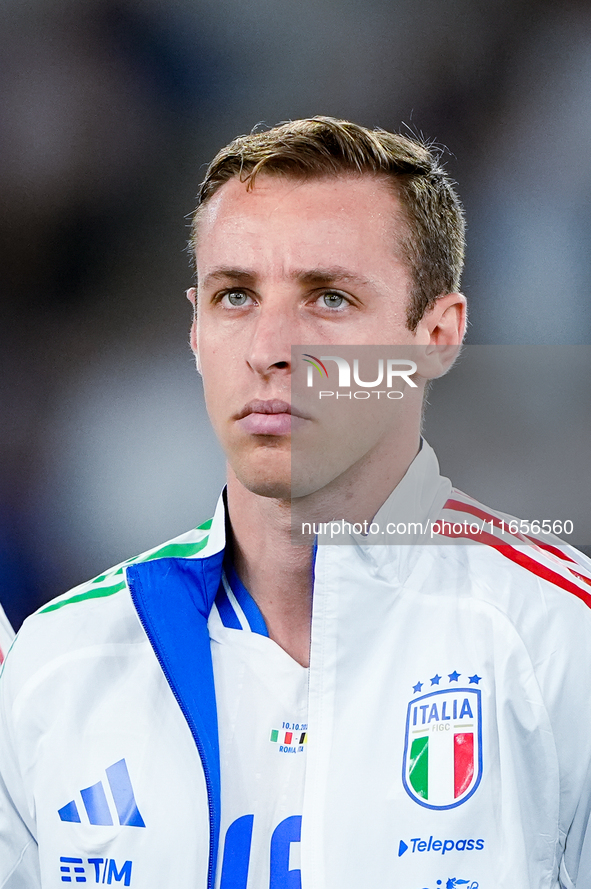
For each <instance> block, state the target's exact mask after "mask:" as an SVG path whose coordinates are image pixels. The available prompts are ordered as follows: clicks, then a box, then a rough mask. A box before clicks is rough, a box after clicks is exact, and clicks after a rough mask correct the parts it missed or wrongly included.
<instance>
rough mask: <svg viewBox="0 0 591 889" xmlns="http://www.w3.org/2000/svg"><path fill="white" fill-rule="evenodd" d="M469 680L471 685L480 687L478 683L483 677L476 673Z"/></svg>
mask: <svg viewBox="0 0 591 889" xmlns="http://www.w3.org/2000/svg"><path fill="white" fill-rule="evenodd" d="M468 679H469V680H470V685H478V683H479V682H480V680H481V679H482V676H478V675H477V674H476V673H474V676H468Z"/></svg>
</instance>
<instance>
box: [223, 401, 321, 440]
mask: <svg viewBox="0 0 591 889" xmlns="http://www.w3.org/2000/svg"><path fill="white" fill-rule="evenodd" d="M235 419H236V420H237V422H238V425H239V426H240V428H241V429H242V430H243V431H244V432H246V433H248V434H250V435H289V434H290V433H291V432H292V431H293V429H294V426H295V425H299V423H298V421H301V420H306V419H308V418H307V417H305V416H304V415H303V414H300V413H299V411H297V410H294V409H293V408H292V405H291V404H289V402H287V401H282V400H281V399H278V398H272V399H269V400H268V401H264V400H262V399H254V400H253V401H249V402H248V404H245V405H244V407H243V408H242V410H241V411H240V412H239V413H238V414H237V416H236V418H235Z"/></svg>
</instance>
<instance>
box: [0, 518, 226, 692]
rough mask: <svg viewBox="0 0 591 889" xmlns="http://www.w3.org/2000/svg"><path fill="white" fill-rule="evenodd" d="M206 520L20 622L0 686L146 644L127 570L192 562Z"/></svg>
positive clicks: (200, 546)
mask: <svg viewBox="0 0 591 889" xmlns="http://www.w3.org/2000/svg"><path fill="white" fill-rule="evenodd" d="M210 527H211V520H209V521H207V522H204V523H203V524H202V525H200V526H199V527H197V528H195V529H193V530H191V531H188V532H186V533H185V534H182V535H180V536H179V537H175V538H174V539H172V540H169V541H167V542H166V543H163V544H161V545H159V546H156V547H153V548H152V549H149V550H147V551H146V552H143V553H140V554H139V555H138V556H135V557H133V558H131V559H127V560H126V561H124V562H121V563H119V564H117V565H114V566H113V567H112V568H110V569H108V570H107V571H105V572H103V573H102V574H100V575H98V576H97V577H94V578H93V579H92V580H89V581H87V582H85V583H82V584H80V585H78V586H76V587H74V588H73V589H71V590H69V591H68V592H67V593H64V594H63V595H61V596H58V597H57V598H56V599H54V600H52V601H51V602H49V603H48V604H46V605H44V606H42V607H41V608H40V609H39V610H38V611H37V612H35V614H33V615H31V616H30V617H29V618H27V619H26V620H25V622H24V623H23V626H22V627H21V629H20V631H19V633H18V635H17V638H16V640H15V642H14V644H13V646H12V648H11V650H10V654H9V656H8V657H7V658H6V660H5V663H4V665H3V672H2V679H3V682H2V684H3V685H4V686H6V684H7V683H14V682H16V684H17V686H19V687H20V686H22V685H23V684H24V683H26V682H27V681H28V680H29V679H30V678H31V677H32V676H33V675H35V674H36V673H38V671H40V670H43V671H45V672H47V670H48V669H49V665H51V664H52V663H53V664H54V665H57V664H59V663H64V664H66V663H68V662H71V661H72V660H73V659H75V658H76V657H89V656H91V655H92V653H93V652H94V653H96V654H97V655H100V654H101V653H102V654H105V653H106V651H107V647H109V648H110V649H111V650H112V649H113V648H114V647H115V648H116V647H117V646H119V647H125V646H128V645H130V644H137V643H138V642H145V641H146V637H145V634H144V632H143V630H142V627H141V624H140V622H139V620H138V617H137V614H136V611H135V609H134V607H133V603H132V601H131V597H130V595H129V590H128V587H127V582H126V569H127V568H128V567H129V566H131V565H136V564H139V563H142V562H148V561H152V560H155V559H163V558H180V559H187V558H194V557H198V556H199V554H200V553H201V551H202V550H204V549H205V547H206V546H207V543H208V540H209V530H210Z"/></svg>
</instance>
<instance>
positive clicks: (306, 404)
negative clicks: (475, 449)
mask: <svg viewBox="0 0 591 889" xmlns="http://www.w3.org/2000/svg"><path fill="white" fill-rule="evenodd" d="M193 243H194V248H195V261H196V271H197V287H196V288H194V289H192V290H190V291H189V294H188V295H189V298H190V299H191V300H192V302H193V304H194V306H195V317H194V322H193V327H192V346H193V349H194V351H195V354H196V358H197V364H198V368H199V369H200V372H201V373H202V375H203V381H204V387H205V395H206V401H207V406H208V411H209V414H210V417H211V420H212V423H213V426H214V428H215V431H216V433H217V435H218V437H219V439H220V442H221V444H222V446H223V447H224V450H225V452H226V455H227V458H228V486H227V493H226V496H225V498H223V499H222V500H221V501H220V504H219V506H218V509H217V512H216V515H215V517H214V519H213V520H212V522H206V523H205V524H204V525H202V526H200V528H198V529H197V530H196V531H193V532H189V533H188V534H186V535H184V536H183V537H181V538H178V539H177V540H175V541H172V542H171V543H169V544H166V545H164V546H163V547H160V548H158V549H156V550H154V551H151V552H149V553H147V554H144V555H143V556H140V557H138V558H137V559H135V560H131V561H130V562H129V563H126V564H125V565H123V566H118V567H116V568H114V569H112V570H111V571H109V572H107V573H106V574H104V575H101V576H100V577H98V578H96V579H95V580H94V581H91V582H90V583H88V584H85V585H83V586H81V587H79V588H77V589H76V590H74V591H72V592H71V593H69V594H66V595H65V596H63V597H61V598H60V599H57V600H55V601H54V602H52V603H50V604H49V605H48V606H46V607H45V608H43V609H41V611H40V612H39V613H38V614H37V615H36V616H34V617H33V618H31V619H30V620H29V621H28V622H26V624H25V626H24V627H23V630H22V631H21V634H20V638H19V641H18V643H17V644H16V645H15V646H14V647H13V649H12V651H11V653H10V656H9V657H8V659H7V661H6V666H5V668H4V672H3V676H2V681H1V683H0V685H1V689H0V690H1V694H2V702H1V705H2V710H1V718H2V723H1V727H0V768H1V773H2V785H1V790H2V796H1V802H0V886H2V887H8V889H21V887H27V889H34V887H38V886H42V887H44V889H45V887H49V886H52V887H53V886H57V885H61V884H62V883H74V882H80V883H82V882H86V883H90V884H95V883H105V884H107V885H109V884H116V883H120V884H123V885H126V886H135V887H142V889H152V887H163V886H166V887H168V886H170V887H172V886H174V887H177V889H189V887H191V889H193V887H196V886H198V887H201V886H202V887H214V886H216V887H221V889H254V887H264V886H269V887H272V889H280V887H285V889H296V887H299V886H302V887H304V889H312V887H314V889H315V887H318V889H320V887H322V889H325V887H326V889H336V887H347V889H348V887H351V889H352V887H355V889H357V887H361V886H375V885H389V886H393V887H401V889H402V887H410V889H421V887H428V889H436V887H439V886H452V887H453V886H460V885H465V886H471V887H473V889H475V887H478V886H479V887H493V886H494V887H495V889H499V887H507V889H508V887H516V886H519V887H531V889H533V887H536V889H537V887H542V886H544V887H558V886H564V887H569V889H572V887H575V886H576V887H578V889H581V887H587V886H589V885H591V872H590V870H589V866H588V863H586V862H588V854H589V853H588V845H587V843H586V834H587V822H588V815H589V807H590V804H591V794H590V791H589V775H588V770H589V767H590V764H591V733H590V732H589V730H588V728H589V724H590V723H589V719H590V712H589V703H588V696H587V695H586V694H585V692H584V688H585V685H584V677H586V676H587V675H588V673H589V670H590V669H591V646H589V645H588V639H589V633H590V632H591V613H590V611H589V605H590V604H591V588H590V582H591V573H590V572H589V563H588V562H587V561H586V560H585V559H584V558H583V557H582V556H580V555H579V554H577V553H576V552H575V551H574V550H570V549H568V548H566V547H557V546H553V545H551V544H546V543H543V542H542V543H539V542H536V541H534V540H526V539H525V538H524V537H521V538H517V537H516V536H515V535H513V536H510V535H508V534H507V533H505V531H506V529H505V527H504V526H503V524H502V523H503V522H504V521H505V518H504V517H500V516H498V515H496V514H494V513H491V512H490V511H487V510H485V509H484V508H483V507H481V506H480V505H479V504H476V503H475V502H474V501H471V500H470V499H469V498H467V497H465V495H462V494H460V493H459V492H452V489H451V485H450V483H449V482H448V481H447V480H446V479H443V478H441V477H440V476H439V472H438V467H437V462H436V460H435V457H434V455H433V452H432V451H431V450H430V448H429V447H428V445H427V444H426V443H425V442H421V439H420V418H421V409H422V395H423V392H424V389H425V385H426V382H427V380H428V379H431V378H433V377H436V376H438V375H440V374H441V373H443V372H445V371H446V369H447V368H448V367H449V366H450V364H451V363H452V361H453V359H454V357H455V354H456V352H457V348H458V345H459V344H460V343H461V340H462V336H463V332H464V325H465V300H464V297H463V296H462V295H461V294H460V293H459V292H458V287H459V276H460V271H461V265H462V256H463V221H462V212H461V208H460V205H459V203H458V200H457V197H456V196H455V194H454V192H453V189H452V187H451V185H450V183H449V180H448V179H447V177H446V175H445V173H444V172H443V171H442V170H441V168H440V167H439V166H438V164H437V161H436V159H435V158H434V157H433V156H432V155H431V154H430V152H429V151H428V150H427V149H426V148H425V147H424V146H422V145H420V144H417V143H416V142H413V141H412V140H408V139H406V138H403V137H400V136H394V135H391V134H388V133H385V132H382V131H377V132H370V131H368V130H365V129H364V128H362V127H358V126H356V125H354V124H351V123H348V122H344V121H335V120H333V119H330V118H317V119H312V120H307V121H296V122H294V123H290V124H285V125H283V126H281V127H278V128H275V129H274V130H271V131H269V132H267V133H257V134H254V135H252V136H248V137H243V138H240V139H238V140H236V141H235V142H234V143H232V144H231V145H229V146H228V147H227V148H225V149H223V150H222V151H221V152H220V153H219V155H218V156H217V157H216V159H214V161H213V162H212V164H211V166H210V168H209V170H208V173H207V175H206V179H205V182H204V183H203V185H202V188H201V192H200V204H199V207H198V210H197V212H196V215H195V220H194V227H193ZM294 345H296V346H299V347H302V346H303V347H305V352H303V353H302V350H301V349H300V351H298V349H294V350H293V351H292V346H294ZM352 346H355V347H356V348H359V349H365V348H370V347H381V354H382V361H383V362H385V363H382V365H381V368H382V371H381V374H382V375H383V373H384V372H385V369H386V368H387V369H388V374H389V377H388V382H387V384H386V385H385V386H384V391H385V392H386V390H387V393H386V395H384V399H386V398H389V395H390V394H392V393H398V395H400V398H398V397H397V396H396V397H395V398H394V399H389V401H386V400H382V401H380V399H379V398H373V399H372V398H369V399H368V398H365V397H364V398H359V399H357V396H355V397H356V399H357V400H358V401H359V402H360V404H361V403H362V402H365V403H367V408H363V407H362V408H360V410H365V411H366V412H365V413H361V414H359V415H357V414H355V413H354V412H353V409H352V408H351V411H352V412H351V413H350V414H348V416H349V418H353V419H352V422H353V423H355V428H353V429H348V428H347V426H346V425H343V423H342V416H341V414H340V413H339V410H340V409H338V408H337V407H331V408H330V409H328V408H327V412H326V413H325V412H324V404H325V403H328V402H329V401H330V398H331V397H332V396H326V398H315V397H314V398H311V397H310V394H312V393H315V392H316V393H317V390H316V389H315V388H314V385H313V384H314V379H313V371H314V365H316V366H317V368H318V372H319V373H322V372H325V373H326V378H327V379H328V380H331V388H329V387H328V385H327V388H326V390H323V391H324V392H331V393H332V394H333V395H334V393H335V392H337V391H338V390H339V386H340V385H341V383H342V384H343V385H345V384H346V381H347V376H346V373H345V370H346V368H345V364H346V363H347V362H348V361H349V359H348V358H347V355H345V351H346V349H347V348H351V347H352ZM394 347H395V348H394ZM376 354H377V353H376ZM302 355H304V356H305V357H306V359H307V361H308V362H311V364H309V365H308V366H310V367H311V368H312V371H311V375H310V376H308V375H307V370H306V364H305V362H304V361H303V360H300V357H301V356H302ZM349 358H350V362H349V363H350V364H351V365H352V366H353V377H354V379H355V380H356V381H359V380H361V382H360V383H359V385H360V386H361V387H362V388H363V386H364V385H365V388H366V389H368V391H369V389H371V388H372V386H373V377H372V378H371V379H370V383H369V384H367V383H366V384H363V380H362V371H361V365H360V364H359V363H357V364H355V361H356V360H357V361H359V360H360V359H356V358H355V357H354V356H353V355H350V356H349ZM343 362H345V364H344V363H343ZM329 364H330V365H331V370H330V373H329V371H328V370H327V365H329ZM335 364H336V366H337V369H338V371H339V375H340V373H341V370H343V373H344V376H343V378H342V379H341V378H340V376H339V378H338V380H337V378H336V377H335V375H334V371H335V367H334V365H335ZM368 372H369V371H368ZM378 379H381V376H380V373H378V376H377V377H376V380H378ZM292 380H293V381H294V385H293V386H292ZM394 380H396V381H397V384H398V383H399V384H400V385H399V388H396V389H394V388H393V387H392V386H389V385H388V383H391V382H393V381H394ZM302 381H303V385H302ZM308 383H310V385H308ZM337 384H338V385H337ZM360 391H361V389H360ZM380 391H381V390H380ZM377 392H378V390H376V393H375V394H376V395H377ZM317 394H318V393H317ZM339 394H341V395H343V394H346V393H340V392H339ZM306 395H307V398H306V397H304V396H306ZM348 401H349V402H350V404H351V405H353V404H354V401H353V398H350V399H347V398H346V397H343V398H342V399H340V401H339V399H337V398H336V396H335V398H334V402H333V404H334V405H339V404H346V403H347V402H348ZM370 402H371V404H370ZM376 405H380V407H379V408H378V407H376ZM383 405H387V406H388V407H391V408H392V412H388V411H385V410H383V409H382V406H383ZM327 417H329V418H330V419H328V420H327ZM333 420H334V422H333ZM339 424H341V425H339ZM293 513H296V515H297V516H298V520H299V519H300V518H301V519H302V520H306V521H308V522H309V524H310V525H313V524H315V525H317V524H318V523H319V522H320V523H326V522H328V521H330V520H331V519H339V520H343V523H344V524H343V535H344V538H345V539H346V543H347V545H345V546H330V545H329V546H324V545H323V543H322V536H320V545H318V546H317V547H310V546H302V545H294V544H293V543H292V534H293V527H292V525H293V522H292V517H293ZM402 519H403V520H404V521H403V522H402V521H401V520H402ZM347 523H348V525H347ZM366 523H369V530H367V528H368V525H367V524H366ZM402 523H404V525H405V527H407V526H410V525H411V524H412V525H413V527H415V528H416V527H418V526H419V525H420V527H421V529H422V530H421V531H420V533H419V534H418V537H417V539H418V540H419V541H420V542H419V543H418V544H416V545H412V543H410V542H409V541H408V539H407V537H404V538H403V539H404V540H405V545H402V546H400V545H394V544H393V543H392V541H390V538H388V542H390V543H392V545H386V546H382V545H378V544H376V543H375V542H374V540H375V537H372V536H371V535H375V534H376V533H377V532H379V531H380V528H382V527H384V528H387V527H388V526H390V525H393V526H394V529H396V528H398V526H399V525H400V524H402ZM376 529H377V531H376ZM429 529H430V533H431V536H433V535H434V536H435V538H436V539H435V543H429V540H428V538H429ZM458 529H459V530H458ZM389 533H391V532H389ZM448 538H449V540H450V541H451V545H445V543H446V541H447V540H448ZM455 538H458V539H457V540H456V539H455ZM473 539H475V540H476V542H473Z"/></svg>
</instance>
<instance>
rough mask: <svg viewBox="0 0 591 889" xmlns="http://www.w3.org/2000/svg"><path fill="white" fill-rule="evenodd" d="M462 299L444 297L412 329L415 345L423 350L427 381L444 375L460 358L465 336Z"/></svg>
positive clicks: (465, 316)
mask: <svg viewBox="0 0 591 889" xmlns="http://www.w3.org/2000/svg"><path fill="white" fill-rule="evenodd" d="M466 323H467V315H466V297H465V296H464V295H463V294H462V293H446V294H445V295H444V296H440V297H439V298H438V300H437V302H436V303H435V305H434V306H433V307H432V308H431V309H429V311H428V312H425V314H424V315H423V317H422V318H421V320H420V321H419V324H418V326H417V329H416V337H417V342H419V343H421V344H422V345H424V347H425V352H424V360H425V362H426V366H425V368H424V370H425V374H424V376H426V377H427V378H428V379H431V380H433V379H435V378H436V377H441V376H443V374H445V373H447V371H448V370H449V369H450V367H451V366H452V365H453V363H454V361H455V360H456V358H457V357H458V355H459V354H460V349H461V346H462V341H463V339H464V335H465V333H466Z"/></svg>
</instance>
